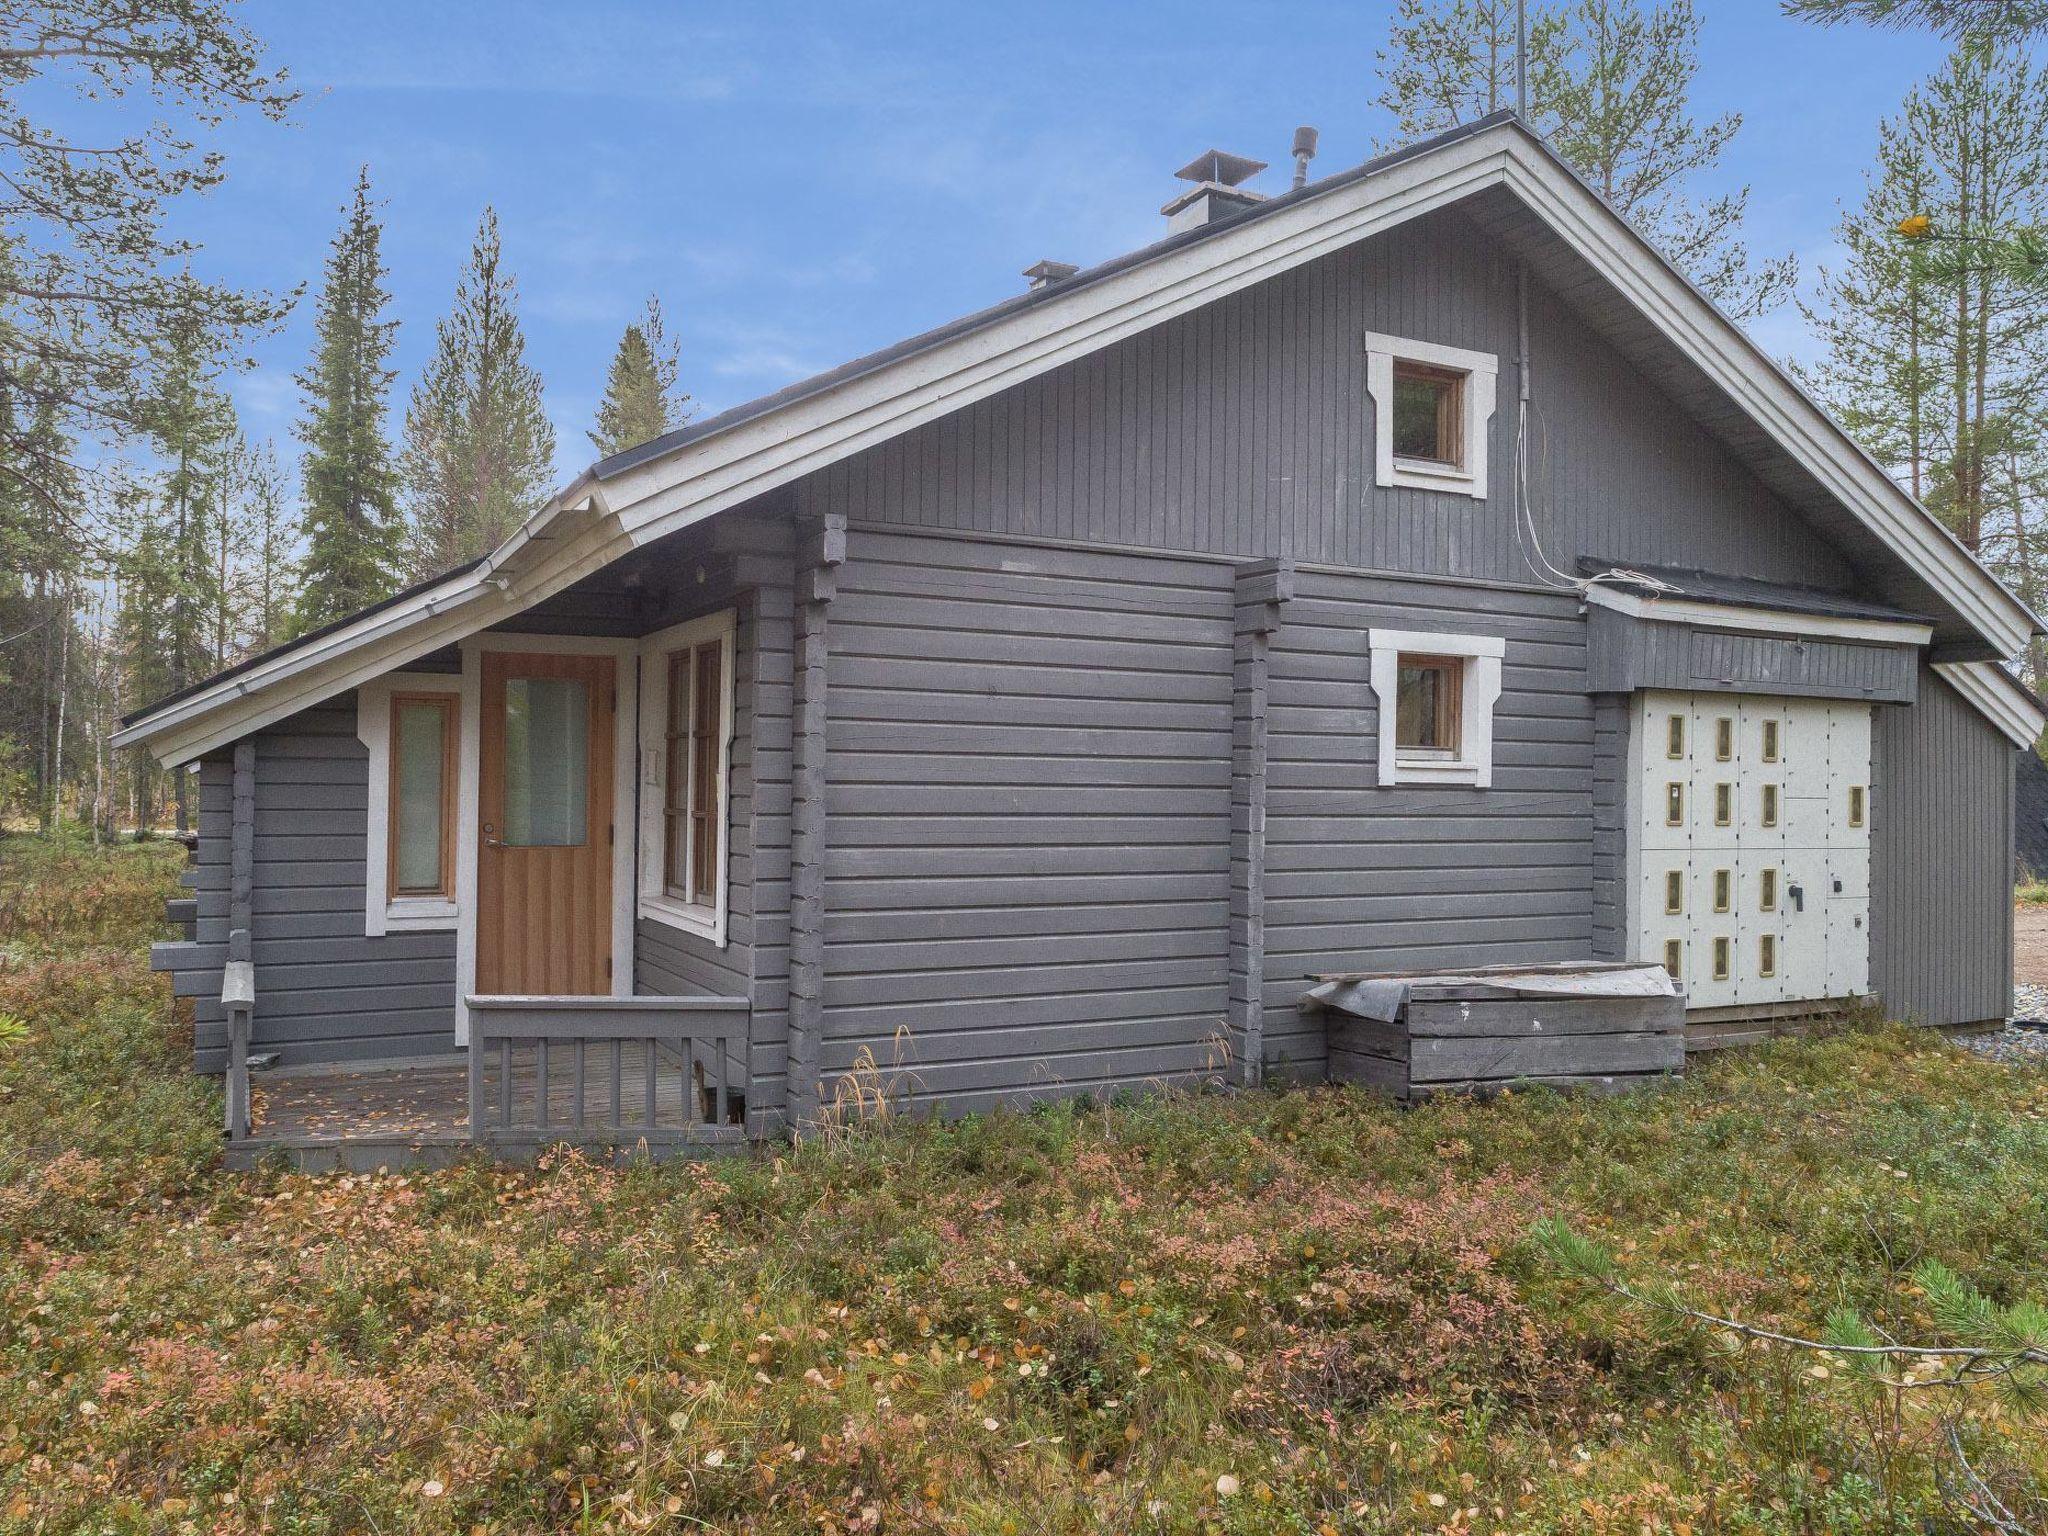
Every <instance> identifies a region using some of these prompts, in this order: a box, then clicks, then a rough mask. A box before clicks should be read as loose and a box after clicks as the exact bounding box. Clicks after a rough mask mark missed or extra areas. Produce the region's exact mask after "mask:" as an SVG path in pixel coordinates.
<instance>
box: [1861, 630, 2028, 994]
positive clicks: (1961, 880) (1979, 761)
mask: <svg viewBox="0 0 2048 1536" xmlns="http://www.w3.org/2000/svg"><path fill="white" fill-rule="evenodd" d="M2016 756H2017V754H2016V753H2015V751H2014V749H2013V745H2012V743H2011V742H2010V741H2009V740H2007V739H2006V737H2005V736H2004V735H2002V734H2001V733H2000V732H1999V731H1998V729H1997V728H1996V727H1995V726H1993V725H1992V724H1991V722H1990V721H1988V720H1986V719H1985V718H1984V717H1983V716H1982V715H1980V714H1979V713H1978V712H1977V711H1976V710H1975V709H1974V708H1972V707H1971V706H1970V705H1969V704H1968V703H1967V702H1965V701H1964V699H1963V697H1962V696H1961V695H1960V694H1958V693H1957V692H1956V691H1955V689H1954V688H1952V687H1950V686H1949V684H1948V682H1947V681H1946V680H1945V679H1944V678H1942V677H1941V675H1940V674H1939V673H1937V672H1934V671H1931V670H1924V671H1922V673H1921V674H1920V702H1919V703H1918V704H1916V705H1914V706H1912V707H1911V708H1905V709H1880V710H1878V712H1877V735H1876V740H1875V742H1874V743H1873V753H1872V757H1873V761H1872V765H1871V780H1872V784H1871V795H1870V817H1871V822H1870V827H1871V833H1870V835H1871V850H1870V852H1871V858H1870V887H1871V889H1870V918H1871V931H1870V977H1871V983H1872V985H1873V986H1875V987H1876V989H1877V991H1878V994H1879V997H1880V998H1881V999H1882V1001H1883V1003H1884V1007H1885V1011H1886V1012H1887V1013H1888V1014H1890V1015H1891V1016H1892V1017H1894V1018H1899V1019H1908V1020H1911V1021H1913V1022H1915V1023H1920V1024H1974V1023H1978V1022H1981V1021H1983V1020H1986V1019H2003V1018H2005V1017H2007V1016H2008V1015H2009V1014H2010V1013H2011V1012H2012V875H2013V857H2012V816H2013V769H2014V762H2015V759H2016Z"/></svg>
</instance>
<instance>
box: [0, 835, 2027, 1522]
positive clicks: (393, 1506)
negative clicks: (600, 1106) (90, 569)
mask: <svg viewBox="0 0 2048 1536" xmlns="http://www.w3.org/2000/svg"><path fill="white" fill-rule="evenodd" d="M0 860H4V865H0V913H4V914H6V922H7V927H6V928H5V929H4V930H0V943H4V945H5V948H4V950H0V954H4V957H5V958H4V962H0V1014H9V1015H12V1016H15V1017H17V1018H19V1019H20V1020H21V1021H22V1025H23V1027H22V1028H21V1029H20V1030H19V1031H17V1033H16V1036H15V1037H14V1038H12V1039H11V1040H0V1530H8V1531H13V1530H19V1531H31V1530H33V1531H38V1532H71V1531H80V1532H84V1531H92V1532H102V1531H106V1532H119V1531H130V1530H133V1531H143V1530H171V1531H180V1530H195V1531H197V1530H215V1529H223V1530H249V1531H256V1530H265V1531H277V1532H292V1533H300V1532H325V1531H333V1532H342V1531H351V1532H353V1531H368V1530H375V1531H384V1532H391V1531H413V1530H421V1531H452V1532H465V1531H471V1530H475V1529H478V1528H482V1529H484V1530H487V1531H529V1530H538V1529H554V1528H564V1529H566V1528H576V1529H582V1528H600V1527H602V1528H611V1529H617V1530H641V1529H646V1530H659V1531H677V1532H684V1531H689V1532H703V1531H707V1530H711V1531H807V1532H813V1533H817V1532H827V1531H831V1532H856V1531H858V1532H868V1531H878V1532H901V1531H947V1532H971V1533H991V1536H994V1533H1003V1532H1018V1533H1029V1532H1065V1531H1093V1530H1101V1531H1115V1532H1151V1531H1161V1532H1167V1531H1172V1532H1182V1531H1185V1532H1208V1531H1216V1532H1239V1533H1254V1532H1256V1533H1268V1532H1270V1533H1275V1536H1278V1533H1289V1536H1302V1533H1313V1532H1319V1531H1324V1530H1330V1531H1340V1532H1362V1531H1382V1530H1417V1531H1421V1530H1439V1529H1448V1530H1481V1531H1612V1532H1617V1533H1619V1532H1628V1533H1635V1532H1639V1531H1644V1530H1649V1531H1678V1532H1683V1531H1690V1532H1698V1533H1706V1532H1710V1531H1730V1532H1735V1531H1740V1532H1751V1531H1754V1532H1786V1533H1791V1532H1807V1531H1842V1532H1856V1531H1898V1532H1906V1531H1920V1530H1922V1529H1934V1530H1952V1529H1960V1528H1962V1527H1960V1526H1959V1525H1958V1523H1957V1521H1956V1520H1955V1518H1954V1517H1953V1515H1952V1514H1950V1513H1949V1512H1948V1511H1947V1509H1946V1506H1945V1505H1944V1503H1943V1501H1942V1497H1941V1494H1940V1492H1939V1491H1938V1489H1937V1487H1936V1473H1937V1470H1938V1468H1939V1466H1940V1465H1941V1459H1940V1457H1939V1456H1938V1455H1936V1454H1935V1450H1936V1448H1935V1447H1934V1446H1933V1445H1932V1444H1931V1442H1930V1441H1929V1439H1928V1434H1927V1431H1928V1429H1929V1428H1930V1426H1927V1425H1925V1424H1917V1425H1913V1426H1910V1428H1911V1430H1912V1432H1911V1433H1910V1434H1907V1435H1905V1436H1903V1437H1901V1438H1900V1439H1899V1440H1898V1441H1897V1442H1896V1443H1895V1444H1894V1443H1888V1442H1886V1441H1884V1440H1883V1438H1882V1437H1881V1436H1877V1435H1874V1434H1873V1433H1872V1432H1871V1430H1870V1428H1869V1419H1868V1405H1867V1403H1866V1402H1865V1401H1864V1400H1863V1399H1861V1398H1859V1397H1858V1396H1857V1395H1856V1394H1855V1392H1854V1391H1853V1390H1852V1389H1850V1388H1849V1387H1847V1386H1845V1385H1844V1384H1843V1383H1842V1382H1841V1381H1840V1380H1839V1379H1835V1378H1831V1379H1821V1378H1816V1377H1814V1376H1813V1375H1811V1374H1810V1371H1809V1366H1810V1361H1809V1360H1807V1359H1804V1358H1799V1357H1796V1356H1793V1355H1790V1354H1786V1353H1783V1352H1773V1351H1761V1350H1758V1351H1749V1352H1746V1353H1743V1354H1741V1355H1736V1356H1731V1355H1729V1354H1727V1353H1725V1352H1724V1351H1721V1350H1719V1349H1716V1348H1714V1347H1713V1345H1712V1341H1711V1340H1707V1339H1703V1338H1700V1337H1698V1336H1695V1335H1687V1334H1674V1333H1671V1332H1670V1331H1668V1330H1666V1329H1663V1328H1659V1327H1655V1326H1652V1324H1651V1323H1650V1322H1649V1321H1646V1320H1644V1319H1642V1318H1640V1317H1637V1316H1634V1315H1631V1314H1630V1313H1629V1312H1627V1311H1625V1310H1617V1309H1616V1308H1614V1307H1612V1306H1609V1305H1602V1304H1599V1303H1597V1302H1596V1301H1595V1300H1594V1299H1593V1298H1591V1297H1590V1296H1589V1295H1587V1294H1586V1292H1585V1290H1584V1288H1583V1287H1581V1286H1579V1285H1576V1284H1574V1283H1572V1282H1570V1281H1568V1280H1567V1279H1565V1278H1564V1277H1562V1276H1561V1275H1559V1274H1558V1273H1557V1272H1556V1271H1555V1270H1554V1269H1553V1268H1552V1267H1551V1266H1550V1264H1549V1263H1547V1262H1546V1261H1545V1259H1544V1258H1543V1257H1542V1255H1541V1253H1540V1251H1539V1248H1538V1245H1537V1244H1536V1243H1535V1242H1534V1241H1533V1240H1532V1238H1531V1235H1530V1229H1531V1226H1532V1224H1533V1223H1534V1222H1535V1221H1536V1220H1537V1218H1539V1217H1542V1216H1545V1215H1555V1216H1560V1217H1562V1218H1564V1219H1566V1220H1568V1221H1569V1222H1571V1223H1572V1224H1573V1225H1574V1226H1575V1227H1576V1228H1578V1229H1579V1230H1582V1231H1584V1232H1586V1233H1588V1234H1590V1235H1592V1236H1593V1237H1595V1238H1597V1239H1598V1240H1599V1241H1601V1242H1602V1243H1604V1244H1606V1245H1607V1246H1608V1247H1609V1248H1611V1249H1612V1250H1614V1251H1615V1252H1616V1253H1617V1254H1618V1255H1619V1257H1620V1258H1621V1260H1622V1261H1623V1263H1624V1265H1625V1267H1626V1269H1627V1270H1628V1272H1630V1273H1631V1274H1639V1275H1642V1276H1644V1277H1652V1276H1662V1277H1665V1278H1668V1279H1671V1280H1673V1281H1675V1282H1677V1283H1678V1284H1679V1285H1681V1286H1682V1287H1683V1288H1684V1290H1685V1292H1686V1293H1687V1294H1688V1295H1689V1296H1692V1297H1695V1298H1697V1299H1699V1300H1700V1301H1702V1302H1706V1303H1711V1304H1712V1305H1714V1306H1716V1307H1718V1308H1721V1309H1724V1310H1727V1311H1729V1312H1733V1313H1737V1314H1739V1315H1741V1316H1743V1317H1745V1318H1751V1319H1754V1320H1757V1321H1759V1322H1770V1323H1775V1324H1778V1325H1782V1326H1786V1327H1790V1328H1796V1329H1807V1330H1814V1329H1818V1327H1819V1326H1820V1324H1821V1320H1822V1319H1823V1317H1824V1316H1825V1314H1826V1313H1827V1312H1828V1310H1829V1309H1830V1308H1831V1307H1833V1306H1834V1305H1836V1304H1837V1303H1838V1302H1842V1301H1848V1302H1853V1303H1854V1304H1856V1305H1857V1306H1859V1307H1861V1308H1863V1309H1865V1310H1866V1311H1867V1312H1869V1313H1870V1314H1871V1315H1873V1316H1874V1317H1876V1318H1877V1319H1879V1320H1880V1321H1881V1322H1883V1323H1885V1324H1886V1325H1888V1326H1891V1327H1893V1328H1895V1329H1897V1330H1898V1331H1899V1332H1901V1333H1904V1334H1916V1335H1917V1334H1919V1333H1922V1332H1924V1331H1925V1330H1926V1328H1927V1327H1928V1320H1927V1319H1926V1318H1925V1317H1923V1316H1921V1315H1920V1313H1921V1310H1922V1308H1921V1298H1919V1297H1918V1296H1916V1294H1915V1293H1914V1289H1913V1285H1912V1279H1911V1276H1912V1271H1913V1269H1914V1267H1915V1265H1916V1264H1918V1263H1919V1262H1920V1261H1921V1260H1922V1259H1924V1258H1928V1257H1933V1258H1939V1259H1941V1260H1942V1261H1944V1262H1946V1263H1947V1264H1949V1265H1950V1266H1951V1267H1953V1268H1954V1269H1956V1270H1957V1271H1959V1272H1960V1273H1962V1274H1963V1275H1965V1276H1968V1277H1969V1278H1971V1279H1972V1280H1973V1281H1975V1282H1976V1283H1977V1284H1979V1285H1981V1286H1982V1287H1983V1288H1984V1289H1985V1290H1986V1291H1987V1292H1988V1293H1989V1294H1990V1295H1991V1296H1992V1297H1993V1298H1994V1299H1999V1300H2012V1299H2016V1298H2018V1297H2020V1296H2023V1295H2026V1294H2033V1295H2037V1296H2038V1295H2040V1294H2041V1293H2042V1292H2043V1289H2044V1276H2043V1264H2044V1259H2043V1239H2042V1235H2041V1234H2042V1233H2044V1232H2048V1074H2044V1073H2042V1072H2040V1071H2038V1070H2030V1071H2022V1070H2015V1069H2012V1068H2005V1067H1998V1066H1994V1065H1991V1064H1988V1063H1985V1062H1982V1061H1979V1060H1977V1059H1976V1058H1974V1057H1971V1056H1968V1055H1966V1054H1964V1053H1962V1052H1959V1051H1957V1050H1954V1049H1952V1048H1950V1047H1949V1046H1947V1045H1946V1044H1945V1043H1943V1042H1942V1041H1940V1040H1938V1039H1934V1038H1930V1037H1927V1036H1924V1035H1913V1034H1908V1033H1907V1032H1905V1031H1901V1030H1895V1029H1876V1028H1873V1029H1860V1030H1856V1031H1852V1032H1845V1033H1842V1034H1838V1035H1834V1036H1831V1037H1828V1038H1824V1039H1816V1040H1809V1041H1805V1042H1799V1043H1787V1044H1781V1045H1777V1046H1774V1047H1771V1048H1770V1049H1767V1050H1763V1051H1758V1052H1755V1053H1749V1054H1742V1055H1734V1054H1729V1055H1724V1056H1721V1057H1720V1058H1718V1059H1715V1060H1712V1061H1709V1062H1705V1063H1702V1064H1699V1065H1697V1066H1696V1068H1695V1071H1694V1073H1693V1074H1692V1076H1691V1077H1689V1079H1688V1080H1687V1081H1686V1082H1685V1084H1684V1085H1683V1086H1682V1087H1680V1088H1677V1089H1675V1090H1673V1091H1670V1092H1666V1093H1660V1094H1651V1095H1643V1096H1637V1097H1631V1098H1627V1099H1622V1100H1610V1101H1594V1100H1574V1099H1565V1098H1561V1097H1557V1096H1553V1095H1549V1094H1526V1095H1514V1096H1512V1097H1510V1098H1508V1099H1506V1100H1503V1101H1499V1102H1495V1103H1492V1104H1475V1103H1465V1102H1451V1103H1440V1104H1434V1105H1431V1106H1429V1107H1427V1108H1425V1109H1422V1110H1418V1111H1414V1112H1408V1113H1403V1112H1398V1111H1395V1110H1393V1109H1390V1108H1388V1107H1386V1106H1385V1105H1383V1104H1381V1103H1379V1102H1377V1101H1375V1100H1373V1099H1372V1098H1370V1097H1367V1096H1365V1095H1363V1094H1359V1093H1354V1092H1346V1091H1336V1090H1316V1091H1297V1092H1288V1093H1273V1094H1255V1095H1247V1096H1242V1097H1237V1098H1202V1097H1167V1098H1149V1099H1142V1100H1137V1101H1133V1102H1128V1103H1123V1104H1118V1105H1115V1106H1109V1107H1096V1108H1081V1107H1077V1106H1063V1107H1055V1108H1050V1109H1046V1110H1044V1111H1041V1112H1038V1113H1034V1114H1030V1115H1013V1116H995V1117H987V1118H980V1119H975V1120H971V1121H969V1122H966V1123H964V1124H959V1125H953V1126H938V1125H931V1124H913V1125H903V1124H898V1125H894V1126H890V1127H887V1128H884V1129H877V1130H873V1131H869V1132H862V1133H857V1134H853V1135H851V1136H848V1137H845V1138H843V1139H841V1140H839V1141H837V1142H835V1143H834V1144H832V1145H826V1146H806V1147H804V1148H801V1149H798V1150H795V1151H791V1150H789V1149H779V1150H769V1151H764V1152H762V1153H759V1154H755V1155H750V1156H745V1157H738V1158H732V1159H728V1160H724V1161H720V1162H715V1163H711V1164H708V1165H702V1166H673V1165H672V1166H667V1167H662V1168H634V1169H627V1170H611V1169H600V1168H596V1167H592V1166H590V1165H587V1164H584V1163H582V1162H579V1161H576V1160H574V1159H566V1158H565V1159H559V1160H557V1161H555V1162H554V1163H552V1164H551V1165H550V1166H548V1167H546V1168H544V1169H542V1170H539V1171H530V1170H529V1171H516V1170H509V1169H500V1168H494V1167H490V1166H486V1165H482V1164H475V1165H469V1166H464V1167H461V1168H457V1169H454V1170H450V1171H448V1172H444V1173H435V1174H416V1175H411V1176H404V1177H308V1176H299V1175H287V1174H284V1173H281V1172H276V1171H272V1172H267V1173H263V1174H259V1175H255V1176H230V1175H226V1174H223V1173H221V1172H220V1171H219V1170H218V1168H217V1163H216V1155H215V1154H216V1146H215V1141H214V1133H213V1127H214V1126H215V1125H217V1123H218V1110H219V1104H218V1098H217V1095H216V1093H215V1092H214V1091H213V1090H212V1089H211V1088H210V1087H208V1086H206V1085H202V1084H199V1083H195V1082H194V1081H193V1080H191V1079H190V1077H189V1076H188V1075H186V1074H184V1073H183V1072H182V1071H181V1066H182V1059H181V1058H182V1053H183V1051H184V1050H185V1041H184V1038H183V1035H182V1032H181V1030H180V1029H179V1028H178V1026H177V1025H176V1023H175V1021H174V1019H173V1016H172V1013H171V1010H170V1007H169V1005H168V1003H167V1001H166V999H165V998H164V996H163V994H162V990H161V984H160V982H158V981H157V980H156V979H154V978H151V977H150V976H149V975H148V974H147V972H146V970H145V969H144V967H143V959H142V953H143V947H144V945H145V942H146V940H147V939H148V938H149V937H150V936H151V935H152V931H153V930H152V927H151V924H152V922H153V920H154V918H155V916H156V914H157V912H158V911H159V910H160V908H159V905H158V904H159V903H160V902H161V899H162V897H163V895H164V894H165V887H166V886H167V884H168V880H169V876H170V872H171V869H172V868H173V867H174V866H173V864H171V863H169V862H167V861H166V858H165V856H163V855H161V854H159V853H156V852H153V851H149V850H144V851H129V850H124V851H122V852H120V853H118V854H112V855H109V854H92V853H90V852H89V851H81V850H77V849H72V850H69V851H67V852H65V853H64V854H62V855H59V856H51V855H47V854H44V853H41V852H39V851H35V850H32V849H31V848H30V847H29V846H28V845H27V844H24V843H21V842H9V843H6V844H4V845H0ZM67 913H71V914H76V919H75V924H76V926H75V928H74V927H69V926H67V924H69V923H71V922H72V921H73V920H72V919H70V918H67V917H66V916H64V914H67ZM1978 1459H1979V1462H1980V1465H1982V1466H1984V1467H1985V1468H1986V1469H1987V1470H1988V1471H1989V1472H1990V1473H1991V1474H1992V1475H1993V1476H1994V1477H1996V1478H1997V1479H1999V1481H2000V1486H2001V1487H2002V1488H2003V1489H2004V1490H2005V1491H2006V1492H2007V1493H2008V1494H2009V1495H2011V1496H2013V1497H2015V1498H2023V1497H2027V1496H2029V1495H2030V1494H2031V1495H2033V1496H2038V1494H2039V1491H2040V1488H2041V1486H2042V1480H2043V1479H2044V1478H2048V1450H2044V1446H2043V1437H2042V1436H2040V1435H2039V1434H2038V1433H2036V1434H2031V1435H2030V1434H2028V1433H2025V1432H2023V1431H2022V1429H2021V1428H2020V1427H2019V1426H2018V1425H2017V1424H2007V1423H2004V1422H2000V1421H1993V1422H1992V1423H1991V1424H1990V1425H1989V1427H1988V1429H1987V1430H1986V1432H1985V1434H1984V1436H1983V1445H1982V1448H1981V1449H1980V1454H1979V1458H1978ZM1219 1487H1220V1489H1222V1490H1229V1491H1219Z"/></svg>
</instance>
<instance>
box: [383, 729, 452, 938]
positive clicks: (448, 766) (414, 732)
mask: <svg viewBox="0 0 2048 1536" xmlns="http://www.w3.org/2000/svg"><path fill="white" fill-rule="evenodd" d="M390 741H391V809H390V847H389V848H388V850H387V858H388V860H389V864H388V868H389V879H388V882H387V886H386V888H387V890H388V891H389V892H390V894H391V895H393V896H442V897H452V896H453V895H454V892H455V810H454V804H453V801H454V795H455V700H454V698H453V697H452V696H451V695H449V694H445V693H395V694H393V695H392V696H391V736H390Z"/></svg>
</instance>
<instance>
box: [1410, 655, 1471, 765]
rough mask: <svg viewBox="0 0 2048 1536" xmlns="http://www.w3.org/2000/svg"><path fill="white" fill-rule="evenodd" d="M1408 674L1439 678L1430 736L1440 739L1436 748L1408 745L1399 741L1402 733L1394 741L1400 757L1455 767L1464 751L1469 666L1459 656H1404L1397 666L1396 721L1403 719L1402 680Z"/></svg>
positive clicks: (1414, 744)
mask: <svg viewBox="0 0 2048 1536" xmlns="http://www.w3.org/2000/svg"><path fill="white" fill-rule="evenodd" d="M1404 671H1422V672H1433V673H1435V674H1436V677H1437V685H1436V710H1435V713H1434V714H1433V715H1432V717H1431V720H1430V725H1431V731H1430V734H1431V735H1433V736H1434V737H1435V738H1436V743H1435V745H1433V746H1423V745H1421V744H1419V743H1416V742H1406V741H1402V740H1401V739H1400V738H1399V734H1398V729H1397V732H1396V736H1395V740H1394V752H1395V754H1396V756H1398V757H1400V758H1402V759H1404V760H1406V761H1409V762H1425V763H1429V762H1443V763H1455V762H1457V761H1458V760H1459V756H1460V754H1461V752H1462V751H1463V747H1464V739H1463V738H1464V724H1465V662H1464V659H1463V658H1461V657H1457V656H1402V657H1399V658H1397V660H1396V661H1395V665H1394V677H1395V680H1396V683H1395V686H1396V692H1397V696H1396V698H1395V701H1394V718H1395V719H1396V720H1397V721H1398V720H1399V719H1400V709H1401V705H1400V699H1399V697H1398V690H1399V679H1400V676H1401V673H1402V672H1404Z"/></svg>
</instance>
